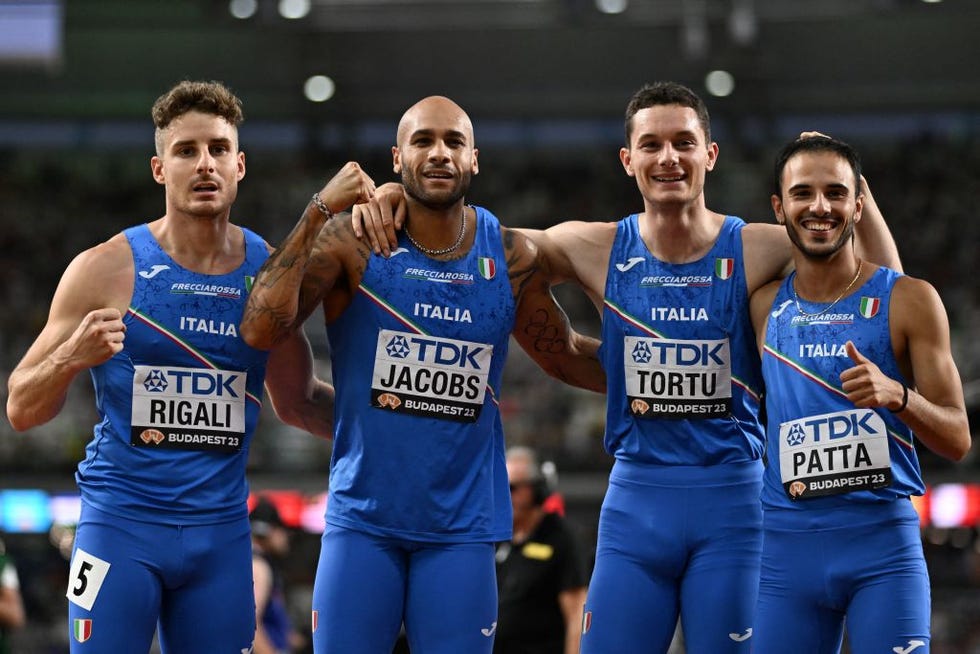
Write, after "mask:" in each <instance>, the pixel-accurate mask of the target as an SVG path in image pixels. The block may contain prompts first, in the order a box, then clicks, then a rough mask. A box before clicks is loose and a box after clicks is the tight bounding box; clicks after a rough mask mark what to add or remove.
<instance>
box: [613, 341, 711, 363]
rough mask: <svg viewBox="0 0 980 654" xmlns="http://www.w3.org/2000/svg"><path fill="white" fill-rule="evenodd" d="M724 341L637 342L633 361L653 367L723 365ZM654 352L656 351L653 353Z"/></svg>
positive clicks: (634, 347)
mask: <svg viewBox="0 0 980 654" xmlns="http://www.w3.org/2000/svg"><path fill="white" fill-rule="evenodd" d="M727 345H728V344H727V342H726V341H713V342H710V343H678V342H676V341H675V342H669V341H657V340H652V339H647V340H638V341H636V344H635V345H634V346H633V353H632V354H633V361H635V362H636V363H650V362H651V361H652V362H653V363H654V365H660V366H664V365H670V366H704V365H718V366H721V365H725V363H726V361H725V358H723V357H724V356H725V355H726V354H727V349H728V348H727ZM654 350H656V351H654Z"/></svg>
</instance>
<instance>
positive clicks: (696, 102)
mask: <svg viewBox="0 0 980 654" xmlns="http://www.w3.org/2000/svg"><path fill="white" fill-rule="evenodd" d="M662 104H679V105H681V106H682V107H690V108H691V109H694V113H696V114H697V115H698V122H699V123H700V124H701V129H703V130H704V137H705V141H706V142H707V143H711V121H710V119H709V118H708V107H707V106H706V105H705V104H704V100H702V99H701V98H700V96H698V94H697V93H695V92H694V91H692V90H691V89H689V88H687V87H686V86H684V85H683V84H678V83H677V82H654V83H652V84H644V85H643V86H642V87H641V88H640V90H638V91H637V92H636V93H634V94H633V97H631V98H630V101H629V103H628V104H627V105H626V147H629V146H630V138H631V137H632V136H633V116H635V115H636V112H638V111H639V110H640V109H647V108H648V107H655V106H657V105H662Z"/></svg>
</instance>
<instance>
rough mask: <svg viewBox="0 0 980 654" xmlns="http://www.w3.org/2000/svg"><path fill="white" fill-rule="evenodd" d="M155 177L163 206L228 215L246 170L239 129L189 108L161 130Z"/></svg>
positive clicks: (194, 213) (209, 215)
mask: <svg viewBox="0 0 980 654" xmlns="http://www.w3.org/2000/svg"><path fill="white" fill-rule="evenodd" d="M157 141H158V145H159V148H160V154H158V155H157V156H155V157H153V158H152V159H151V160H150V167H151V169H152V171H153V178H154V179H155V180H156V181H157V183H159V184H163V185H164V186H165V187H166V195H167V212H168V213H172V212H175V213H182V214H185V215H188V216H193V217H198V218H212V217H215V216H219V215H222V214H225V215H227V213H228V212H229V211H230V209H231V205H232V204H233V203H234V201H235V198H236V197H237V195H238V182H239V181H240V180H241V179H242V178H243V177H244V176H245V154H244V153H243V152H239V151H238V130H237V128H235V127H234V126H233V125H231V124H230V123H229V122H228V121H227V120H225V119H224V118H221V117H220V116H216V115H214V114H209V113H203V112H200V111H189V112H187V113H185V114H183V115H182V116H179V117H177V118H175V119H173V121H171V122H170V124H169V125H168V126H167V127H165V128H163V129H161V130H159V133H158V135H157Z"/></svg>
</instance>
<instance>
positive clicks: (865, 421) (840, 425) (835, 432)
mask: <svg viewBox="0 0 980 654" xmlns="http://www.w3.org/2000/svg"><path fill="white" fill-rule="evenodd" d="M874 416H875V414H874V412H872V411H861V412H851V411H845V412H842V413H831V414H827V415H823V416H818V417H816V418H806V419H803V420H798V421H794V422H791V423H787V424H785V425H783V428H784V431H785V439H786V444H787V445H788V446H790V447H798V446H800V445H804V444H806V443H807V442H811V443H819V442H820V441H821V440H827V441H832V440H836V439H839V438H847V437H850V436H873V435H874V434H877V433H878V429H877V428H876V426H875V425H874V424H873V422H875V420H874Z"/></svg>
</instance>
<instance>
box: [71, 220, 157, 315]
mask: <svg viewBox="0 0 980 654" xmlns="http://www.w3.org/2000/svg"><path fill="white" fill-rule="evenodd" d="M143 272H145V273H146V274H148V275H149V274H152V273H153V271H152V270H148V271H143ZM135 274H136V271H135V267H134V265H133V253H132V249H131V248H130V247H129V241H128V240H127V239H126V237H125V235H123V234H121V233H120V234H116V235H115V236H113V237H112V238H110V239H108V240H107V241H104V242H102V243H99V244H98V245H95V246H93V247H91V248H88V249H87V250H83V251H82V252H80V253H79V254H78V255H77V256H75V258H74V259H73V260H72V262H71V263H69V264H68V267H67V268H66V269H65V272H64V275H62V279H61V284H60V286H59V289H64V291H65V292H66V293H65V294H69V295H71V296H73V297H74V298H75V301H77V302H78V303H79V304H80V305H82V306H87V307H91V308H103V307H114V308H117V309H119V311H120V312H122V313H125V311H126V309H127V308H128V307H129V301H130V299H131V298H132V295H133V280H134V275H135Z"/></svg>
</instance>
